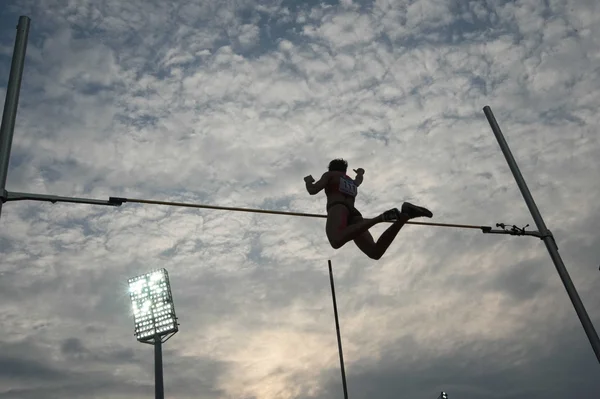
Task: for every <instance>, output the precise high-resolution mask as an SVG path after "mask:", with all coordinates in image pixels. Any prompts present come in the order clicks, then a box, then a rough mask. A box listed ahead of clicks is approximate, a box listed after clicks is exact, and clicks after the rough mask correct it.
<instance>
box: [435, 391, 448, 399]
mask: <svg viewBox="0 0 600 399" xmlns="http://www.w3.org/2000/svg"><path fill="white" fill-rule="evenodd" d="M437 399H448V394H447V393H446V392H444V391H442V392H441V393H440V396H438V397H437Z"/></svg>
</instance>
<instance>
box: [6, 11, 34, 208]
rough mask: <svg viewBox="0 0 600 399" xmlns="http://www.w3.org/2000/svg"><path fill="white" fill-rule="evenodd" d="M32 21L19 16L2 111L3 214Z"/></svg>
mask: <svg viewBox="0 0 600 399" xmlns="http://www.w3.org/2000/svg"><path fill="white" fill-rule="evenodd" d="M30 21H31V20H30V19H29V17H25V16H21V17H20V18H19V24H18V25H17V37H16V38H15V47H14V50H13V57H12V63H11V66H10V75H9V78H8V85H7V88H6V100H5V102H4V112H3V113H2V125H1V126H0V215H1V214H2V204H3V203H4V201H6V177H7V175H8V160H9V158H10V149H11V147H12V138H13V133H14V131H15V120H16V119H17V107H18V105H19V93H20V91H21V79H22V77H23V68H24V67H25V52H26V50H27V37H28V36H29V23H30Z"/></svg>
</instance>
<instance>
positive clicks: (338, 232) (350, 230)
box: [326, 216, 384, 249]
mask: <svg viewBox="0 0 600 399" xmlns="http://www.w3.org/2000/svg"><path fill="white" fill-rule="evenodd" d="M383 221H384V220H383V218H382V217H381V216H378V217H376V218H373V219H363V220H361V221H360V222H358V223H355V224H352V225H350V226H345V227H344V226H343V225H342V226H340V224H339V223H335V221H333V220H332V221H331V222H330V220H329V218H328V219H327V227H326V229H327V238H328V239H329V243H330V244H331V246H332V247H333V249H338V248H341V247H342V246H343V245H344V244H346V243H347V242H348V241H352V240H354V239H355V238H357V237H358V236H360V235H361V234H362V233H364V232H365V231H368V230H369V229H370V228H371V227H373V226H375V225H376V224H377V223H381V222H383ZM340 227H341V228H340Z"/></svg>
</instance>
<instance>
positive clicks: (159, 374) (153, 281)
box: [129, 269, 179, 399]
mask: <svg viewBox="0 0 600 399" xmlns="http://www.w3.org/2000/svg"><path fill="white" fill-rule="evenodd" d="M129 297H130V298H131V310H132V313H133V321H134V324H135V337H136V339H137V340H138V341H139V342H142V343H145V344H151V345H154V378H155V397H156V399H164V385H163V367H162V344H163V342H166V341H167V340H168V339H169V338H171V337H172V336H173V335H175V333H177V331H179V324H178V323H177V316H176V315H175V306H174V304H173V295H172V294H171V284H170V283H169V274H168V273H167V270H166V269H159V270H154V271H151V272H150V273H146V274H143V275H141V276H137V277H132V278H130V279H129Z"/></svg>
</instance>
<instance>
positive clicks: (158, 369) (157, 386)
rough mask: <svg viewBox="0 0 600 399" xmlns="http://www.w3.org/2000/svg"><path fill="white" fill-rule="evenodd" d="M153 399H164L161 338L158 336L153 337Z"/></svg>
mask: <svg viewBox="0 0 600 399" xmlns="http://www.w3.org/2000/svg"><path fill="white" fill-rule="evenodd" d="M154 397H155V398H156V399H164V398H165V388H164V385H163V365H162V338H161V337H160V336H159V335H156V336H155V337H154Z"/></svg>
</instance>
